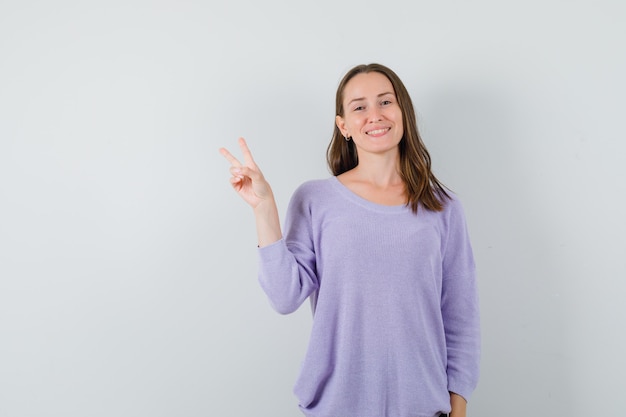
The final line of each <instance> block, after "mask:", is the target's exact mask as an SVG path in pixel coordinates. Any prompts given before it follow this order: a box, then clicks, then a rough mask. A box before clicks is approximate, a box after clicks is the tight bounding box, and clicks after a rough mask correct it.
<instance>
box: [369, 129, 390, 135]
mask: <svg viewBox="0 0 626 417" xmlns="http://www.w3.org/2000/svg"><path fill="white" fill-rule="evenodd" d="M387 130H389V129H377V130H370V131H369V132H367V134H368V135H378V134H379V133H385V132H386V131H387Z"/></svg>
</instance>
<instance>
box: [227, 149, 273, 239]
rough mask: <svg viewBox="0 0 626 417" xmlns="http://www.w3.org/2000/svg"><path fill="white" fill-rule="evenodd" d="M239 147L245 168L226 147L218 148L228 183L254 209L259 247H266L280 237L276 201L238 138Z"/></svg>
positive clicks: (250, 155)
mask: <svg viewBox="0 0 626 417" xmlns="http://www.w3.org/2000/svg"><path fill="white" fill-rule="evenodd" d="M239 147H240V148H241V151H242V152H243V160H244V163H245V165H244V164H242V163H241V162H239V161H238V160H237V158H235V157H234V156H233V155H232V154H231V153H230V152H228V151H227V150H226V149H225V148H221V149H220V153H221V154H222V155H224V157H225V158H226V159H228V162H230V165H231V167H230V173H231V174H232V177H231V178H230V183H231V184H232V186H233V188H234V189H235V191H237V193H238V194H239V195H240V196H241V197H242V198H243V199H244V200H245V201H246V202H247V203H248V204H250V206H252V208H253V209H254V216H255V219H256V229H257V235H258V238H259V242H258V245H259V247H262V246H267V245H269V244H272V243H274V242H276V241H277V240H279V239H280V238H281V237H282V232H281V230H280V221H279V219H278V209H277V208H276V201H275V200H274V194H273V193H272V188H271V187H270V185H269V184H268V182H267V181H265V177H263V174H262V173H261V170H260V169H259V167H258V166H257V165H256V163H255V162H254V159H253V158H252V153H251V152H250V149H249V148H248V145H247V144H246V141H245V140H244V139H243V138H239Z"/></svg>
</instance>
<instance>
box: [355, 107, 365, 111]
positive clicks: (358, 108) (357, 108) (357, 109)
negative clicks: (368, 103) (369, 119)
mask: <svg viewBox="0 0 626 417" xmlns="http://www.w3.org/2000/svg"><path fill="white" fill-rule="evenodd" d="M360 110H363V106H357V107H355V108H354V111H360Z"/></svg>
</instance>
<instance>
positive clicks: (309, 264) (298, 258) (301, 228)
mask: <svg viewBox="0 0 626 417" xmlns="http://www.w3.org/2000/svg"><path fill="white" fill-rule="evenodd" d="M307 196H308V195H307V192H306V189H305V187H302V186H301V187H300V188H298V190H296V192H295V193H294V195H293V197H292V198H291V201H290V202H289V207H288V209H287V215H286V217H285V235H284V237H283V239H281V240H279V241H277V242H274V243H273V244H271V245H268V246H265V247H263V248H259V251H258V253H259V283H260V284H261V287H262V288H263V290H264V291H265V293H266V294H267V297H268V298H269V301H270V304H271V305H272V307H273V308H274V309H275V310H276V311H277V312H279V313H281V314H289V313H293V312H294V311H296V310H297V309H298V307H300V305H301V304H302V303H303V302H304V300H306V299H307V298H308V297H309V295H311V293H313V292H314V291H315V290H317V288H318V280H317V275H316V263H315V251H314V248H313V232H312V223H311V222H312V217H311V209H310V205H309V204H308V201H309V199H308V198H307Z"/></svg>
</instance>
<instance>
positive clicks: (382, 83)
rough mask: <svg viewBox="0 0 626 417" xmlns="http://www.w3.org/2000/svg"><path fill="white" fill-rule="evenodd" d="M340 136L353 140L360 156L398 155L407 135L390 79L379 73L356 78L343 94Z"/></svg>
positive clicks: (338, 123)
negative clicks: (392, 153)
mask: <svg viewBox="0 0 626 417" xmlns="http://www.w3.org/2000/svg"><path fill="white" fill-rule="evenodd" d="M343 109H344V116H343V117H341V116H337V117H336V123H337V127H339V130H341V133H342V134H343V135H344V136H346V137H350V136H351V137H352V140H353V141H354V144H355V145H356V147H357V151H358V153H359V155H360V156H361V155H362V152H367V153H375V154H381V153H386V152H389V151H392V152H396V151H397V148H398V144H399V143H400V140H401V139H402V135H403V133H404V126H403V124H402V110H401V109H400V106H399V105H398V100H397V99H396V95H395V93H394V90H393V86H392V85H391V82H390V81H389V79H388V78H387V77H386V76H385V75H383V74H381V73H379V72H369V73H361V74H358V75H355V76H354V77H353V78H352V79H351V80H350V81H348V83H347V84H346V86H345V88H344V91H343Z"/></svg>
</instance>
